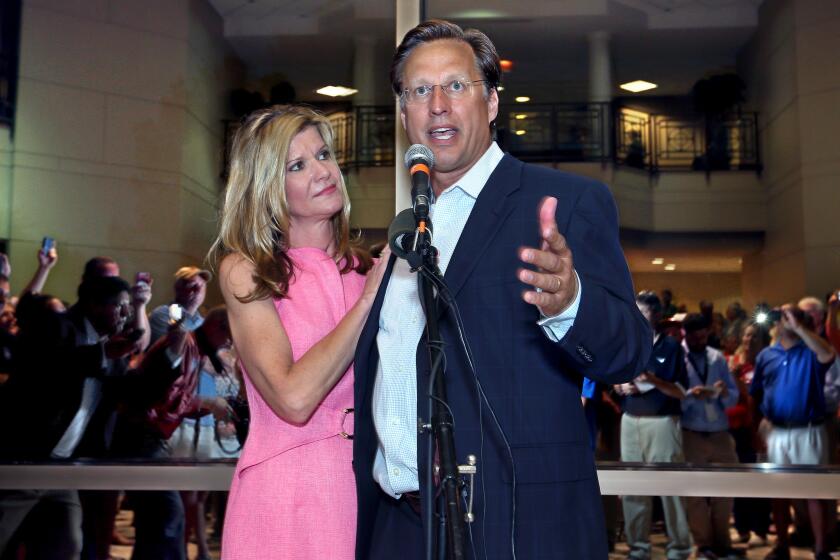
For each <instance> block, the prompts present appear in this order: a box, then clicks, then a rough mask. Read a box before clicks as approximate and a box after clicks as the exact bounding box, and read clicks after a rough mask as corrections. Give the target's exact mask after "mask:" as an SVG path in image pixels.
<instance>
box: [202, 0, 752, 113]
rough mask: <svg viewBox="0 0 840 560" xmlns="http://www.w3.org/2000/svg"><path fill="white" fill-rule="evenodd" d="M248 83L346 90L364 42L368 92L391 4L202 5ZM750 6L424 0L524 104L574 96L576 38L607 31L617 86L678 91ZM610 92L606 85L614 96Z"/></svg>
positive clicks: (717, 67)
mask: <svg viewBox="0 0 840 560" xmlns="http://www.w3.org/2000/svg"><path fill="white" fill-rule="evenodd" d="M210 1H211V3H212V5H213V6H214V7H215V8H216V10H217V11H218V12H219V14H221V15H222V17H223V18H224V22H225V35H226V38H227V40H228V41H229V42H230V44H231V46H232V47H233V49H234V50H235V51H236V53H237V54H238V56H239V57H240V58H241V59H242V61H243V62H244V63H245V65H246V66H247V68H248V74H249V77H250V78H251V79H252V80H258V79H260V78H263V77H265V76H267V75H272V76H275V77H274V78H272V79H273V80H276V79H279V78H278V77H277V76H278V75H279V76H282V77H284V78H286V79H288V80H289V81H290V82H292V84H293V85H294V86H295V87H296V89H297V91H298V97H299V98H300V99H302V100H309V101H312V100H318V99H319V96H318V95H317V94H314V90H315V89H316V88H317V87H320V86H322V85H326V84H328V83H330V84H343V85H352V79H353V76H352V72H353V71H352V67H353V50H354V47H353V45H354V38H355V37H357V36H362V35H364V36H369V37H373V38H374V39H375V40H376V42H377V45H378V50H377V52H378V53H380V54H379V56H378V57H377V60H376V61H375V65H376V67H377V73H376V74H377V76H381V79H379V82H378V83H377V84H376V93H377V95H378V96H379V101H380V102H386V101H387V100H388V99H389V95H390V93H389V89H388V84H387V81H386V76H387V71H388V70H387V69H388V64H389V61H390V57H391V54H392V51H393V44H394V1H393V0H250V1H249V0H210ZM760 3H761V0H518V1H517V2H511V1H510V0H481V2H477V1H475V0H472V1H471V0H428V2H427V16H428V17H439V18H447V19H453V20H455V21H456V22H458V23H459V24H461V25H463V26H471V27H477V28H479V29H481V30H482V31H484V32H485V33H487V34H488V35H489V36H490V38H491V39H493V41H494V43H495V44H496V46H497V48H498V50H499V52H500V54H501V55H502V56H503V57H504V58H510V59H512V60H513V61H514V63H515V67H514V71H513V72H512V73H510V74H509V75H506V76H505V79H504V82H505V85H506V88H507V91H506V92H505V93H506V96H510V97H512V96H514V95H518V94H528V95H530V96H531V97H532V98H533V99H534V101H559V100H570V99H578V100H579V99H585V97H586V91H587V72H588V62H587V34H588V33H590V32H592V31H599V30H604V31H608V32H609V33H610V35H611V54H612V59H613V77H614V82H615V83H616V84H618V83H621V82H624V81H629V80H632V79H639V78H642V79H646V80H649V81H653V82H655V83H658V84H660V87H659V88H658V89H656V90H653V91H652V92H651V93H650V94H649V95H681V94H685V93H687V92H688V91H689V90H690V89H691V86H692V85H693V84H694V82H695V81H697V80H698V79H700V78H702V77H703V76H704V75H706V74H708V73H711V72H719V71H725V70H732V69H733V68H734V66H735V63H736V56H737V53H738V51H739V49H740V48H741V47H743V46H744V44H745V43H746V42H747V41H748V39H749V38H750V36H751V35H752V33H753V31H754V29H755V26H756V24H757V20H758V8H759V5H760ZM618 92H619V90H616V94H618Z"/></svg>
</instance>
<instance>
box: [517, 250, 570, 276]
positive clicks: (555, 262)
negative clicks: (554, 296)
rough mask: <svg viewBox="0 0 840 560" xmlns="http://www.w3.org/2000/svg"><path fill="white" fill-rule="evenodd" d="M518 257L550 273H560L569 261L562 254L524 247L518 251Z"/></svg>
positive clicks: (567, 265) (567, 266)
mask: <svg viewBox="0 0 840 560" xmlns="http://www.w3.org/2000/svg"><path fill="white" fill-rule="evenodd" d="M519 258H520V259H522V260H523V261H524V262H526V263H528V264H532V265H534V266H536V267H538V268H540V269H541V270H544V271H546V272H550V273H561V272H563V271H564V269H567V268H569V263H567V262H566V261H567V259H566V257H565V256H564V255H557V254H555V253H554V252H552V251H539V250H537V249H534V248H531V247H526V248H524V249H522V250H520V252H519Z"/></svg>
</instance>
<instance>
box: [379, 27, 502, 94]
mask: <svg viewBox="0 0 840 560" xmlns="http://www.w3.org/2000/svg"><path fill="white" fill-rule="evenodd" d="M443 39H450V40H455V41H463V42H464V43H466V44H468V45H469V46H470V47H471V48H472V51H473V54H474V55H475V64H476V67H477V69H478V71H479V72H481V75H482V77H483V78H484V80H485V83H484V88H485V89H484V91H485V92H486V93H489V92H490V90H492V89H495V88H497V87H498V86H499V79H500V77H501V75H502V68H501V63H500V62H499V53H498V52H496V47H495V46H494V45H493V42H492V41H491V40H490V39H489V37H487V35H485V34H484V33H482V32H481V31H479V30H478V29H466V30H464V29H461V27H460V26H458V25H456V24H454V23H452V22H451V21H444V20H440V19H432V20H429V21H424V22H423V23H421V24H420V25H418V26H417V27H415V28H414V29H412V30H411V31H409V32H408V33H406V34H405V37H403V40H402V42H401V43H400V46H399V47H397V51H396V52H395V53H394V58H393V60H392V61H391V87H392V88H393V90H394V93H395V94H396V95H397V96H401V95H402V93H403V89H404V87H403V83H402V78H403V76H402V75H403V68H404V67H405V61H406V60H407V59H408V56H409V55H410V54H411V51H413V50H414V49H415V48H416V47H418V46H420V45H422V44H424V43H430V42H432V41H439V40H443Z"/></svg>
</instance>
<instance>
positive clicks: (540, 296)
mask: <svg viewBox="0 0 840 560" xmlns="http://www.w3.org/2000/svg"><path fill="white" fill-rule="evenodd" d="M556 297H557V296H555V295H554V294H552V293H549V292H534V291H531V290H528V291H525V292H523V293H522V299H524V300H525V302H526V303H530V304H531V305H536V306H537V307H539V308H546V307H550V306H551V305H552V304H553V303H554V299H555V298H556Z"/></svg>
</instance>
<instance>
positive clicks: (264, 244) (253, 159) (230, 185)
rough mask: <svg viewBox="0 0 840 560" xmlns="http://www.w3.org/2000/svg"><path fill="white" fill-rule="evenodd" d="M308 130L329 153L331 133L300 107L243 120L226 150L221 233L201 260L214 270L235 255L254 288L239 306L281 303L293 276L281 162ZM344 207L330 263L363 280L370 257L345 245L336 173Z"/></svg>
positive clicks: (346, 220)
mask: <svg viewBox="0 0 840 560" xmlns="http://www.w3.org/2000/svg"><path fill="white" fill-rule="evenodd" d="M309 126H314V127H315V128H317V129H318V132H319V133H320V134H321V138H322V139H323V140H324V143H325V144H326V145H327V149H328V150H329V151H330V157H331V158H333V159H334V158H335V154H334V152H333V131H332V127H331V126H330V123H329V121H328V120H327V119H326V117H325V116H324V115H322V114H321V113H319V112H317V111H315V110H314V109H311V108H309V107H305V106H300V105H282V106H281V105H275V106H272V107H267V108H265V109H260V110H258V111H254V112H253V113H251V114H250V115H248V116H247V117H245V119H244V121H243V123H242V126H240V128H239V130H238V131H237V132H236V135H235V136H234V139H233V146H232V148H231V164H230V176H229V178H228V181H227V187H226V188H225V195H224V202H223V205H222V210H221V219H220V221H221V228H220V230H219V235H218V237H217V238H216V240H215V241H214V242H213V245H212V247H211V248H210V252H209V253H208V255H207V260H208V262H209V264H210V266H211V267H212V268H214V269H218V265H219V263H220V262H221V261H222V259H223V258H224V257H225V256H227V255H229V254H238V255H241V256H242V257H244V258H245V260H247V261H248V262H250V263H251V264H252V265H253V266H254V276H253V278H254V282H255V283H256V287H255V288H254V290H253V292H251V293H250V294H248V295H246V296H244V297H241V298H239V299H240V301H242V302H243V303H248V302H251V301H256V300H262V299H267V298H283V297H285V296H286V294H287V293H288V290H289V281H290V280H291V278H292V275H293V273H294V269H293V263H292V260H291V258H290V257H289V255H288V250H289V205H288V201H287V199H286V189H285V184H286V159H287V157H288V155H289V148H290V147H291V144H292V139H293V138H294V137H295V135H297V134H298V133H299V132H301V131H302V130H304V129H305V128H307V127H309ZM339 189H340V191H341V197H342V199H343V200H344V207H343V208H342V209H341V210H340V211H339V212H337V213H336V214H335V216H333V218H332V226H333V236H334V238H335V246H336V254H335V255H334V258H335V261H336V262H337V263H339V266H340V267H341V273H342V274H346V273H348V272H350V271H351V270H356V271H358V272H359V273H362V274H364V273H365V272H367V270H368V269H369V268H370V265H371V259H370V256H369V255H368V254H367V253H366V252H365V251H364V250H362V249H361V248H359V247H358V245H357V243H355V242H354V241H353V240H351V239H350V197H349V196H348V194H347V186H346V185H345V184H344V177H343V176H342V175H341V174H340V173H339Z"/></svg>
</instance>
